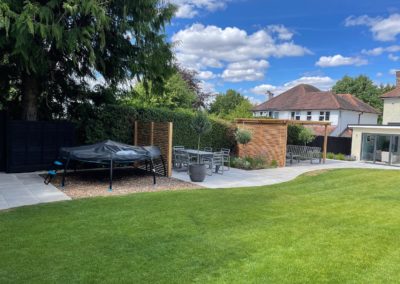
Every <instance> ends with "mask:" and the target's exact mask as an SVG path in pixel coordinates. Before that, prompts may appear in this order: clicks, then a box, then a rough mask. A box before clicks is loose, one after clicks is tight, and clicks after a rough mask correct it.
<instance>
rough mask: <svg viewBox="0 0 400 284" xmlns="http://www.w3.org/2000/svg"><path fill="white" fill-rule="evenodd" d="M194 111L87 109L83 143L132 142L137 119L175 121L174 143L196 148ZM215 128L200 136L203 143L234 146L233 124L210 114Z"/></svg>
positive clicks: (82, 126) (81, 130)
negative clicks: (192, 124) (193, 125)
mask: <svg viewBox="0 0 400 284" xmlns="http://www.w3.org/2000/svg"><path fill="white" fill-rule="evenodd" d="M193 116H194V114H193V113H192V112H190V111H187V110H174V111H171V110H166V109H158V108H146V109H138V108H134V107H130V106H118V105H116V106H114V105H113V106H106V107H103V108H100V109H97V110H93V109H91V110H88V111H87V112H86V115H85V116H84V117H85V119H82V116H81V117H80V119H79V121H78V125H79V127H78V128H79V130H78V131H79V134H80V135H79V137H81V141H80V142H81V143H85V144H88V143H95V142H98V141H102V140H105V139H112V140H116V141H121V142H124V143H129V144H131V143H132V140H133V123H134V121H135V120H138V121H154V122H169V121H171V122H173V123H174V132H173V134H174V135H173V139H174V140H173V143H174V145H183V146H185V147H191V148H194V147H196V145H197V136H196V134H195V133H194V131H193V130H192V129H191V127H190V123H191V121H192V118H193ZM210 121H211V123H212V130H211V131H210V132H209V133H207V134H206V135H204V136H202V138H201V145H202V147H213V149H220V148H230V149H233V147H234V145H235V140H234V136H233V132H234V129H233V126H232V125H231V124H230V123H229V122H226V121H224V120H220V119H216V118H210Z"/></svg>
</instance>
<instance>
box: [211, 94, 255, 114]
mask: <svg viewBox="0 0 400 284" xmlns="http://www.w3.org/2000/svg"><path fill="white" fill-rule="evenodd" d="M251 107H252V105H251V103H250V102H249V100H248V99H246V98H245V97H244V96H242V95H241V94H240V93H238V92H236V91H235V90H228V91H226V93H225V94H219V95H217V97H216V98H215V101H214V102H213V103H212V104H211V106H210V112H211V113H213V114H216V115H217V116H220V117H223V118H227V117H229V118H237V117H238V116H235V114H236V115H239V116H243V117H250V116H251Z"/></svg>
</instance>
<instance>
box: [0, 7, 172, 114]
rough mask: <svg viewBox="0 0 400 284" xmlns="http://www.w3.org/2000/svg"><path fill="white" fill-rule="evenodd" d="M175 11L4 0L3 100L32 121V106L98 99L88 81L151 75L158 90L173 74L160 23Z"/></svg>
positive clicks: (64, 107)
mask: <svg viewBox="0 0 400 284" xmlns="http://www.w3.org/2000/svg"><path fill="white" fill-rule="evenodd" d="M174 12H175V7H174V6H173V5H171V4H168V2H165V1H162V0H136V1H126V0H109V1H103V0H42V1H31V0H24V1H23V0H2V1H1V3H0V91H1V92H2V94H8V95H7V97H6V96H4V97H2V98H1V103H2V104H3V105H4V104H8V105H13V104H15V105H16V106H18V107H21V109H20V111H21V112H22V114H23V118H24V119H28V120H36V119H37V116H38V109H39V110H41V111H40V115H45V114H48V113H60V112H65V111H68V109H69V108H74V107H75V106H76V104H77V103H80V102H82V101H83V100H86V99H88V98H90V99H91V98H93V97H96V96H97V99H98V101H101V98H99V94H101V93H100V92H99V90H95V91H94V92H92V91H91V90H90V85H89V83H87V80H86V79H87V78H91V79H92V80H96V79H99V78H104V81H105V82H106V84H107V85H108V86H109V87H111V88H113V87H115V86H117V85H118V84H120V83H121V82H125V81H127V80H130V79H132V78H136V79H137V80H141V81H142V82H143V84H144V86H145V87H147V81H149V80H150V81H152V89H153V92H157V93H161V92H162V88H163V82H164V79H165V78H166V77H168V76H170V74H171V72H172V71H171V70H172V60H173V54H172V52H171V45H170V44H169V43H167V41H166V40H165V32H164V28H165V24H166V23H168V22H169V21H170V19H171V18H172V16H173V14H174ZM96 91H97V92H96ZM101 97H102V96H101ZM105 97H107V96H105ZM9 101H11V103H10V102H9Z"/></svg>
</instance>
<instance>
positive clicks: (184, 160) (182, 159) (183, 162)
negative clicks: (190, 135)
mask: <svg viewBox="0 0 400 284" xmlns="http://www.w3.org/2000/svg"><path fill="white" fill-rule="evenodd" d="M175 163H176V168H179V169H182V168H186V171H187V172H189V166H190V165H191V164H194V163H196V161H195V160H194V159H193V157H192V156H190V155H189V153H186V152H183V151H181V152H179V151H178V152H177V153H176V154H175Z"/></svg>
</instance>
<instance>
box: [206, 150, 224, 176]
mask: <svg viewBox="0 0 400 284" xmlns="http://www.w3.org/2000/svg"><path fill="white" fill-rule="evenodd" d="M203 163H204V164H205V165H207V166H208V169H209V173H208V175H210V176H211V175H212V174H213V172H215V173H219V174H222V175H223V174H224V153H223V152H214V153H213V155H212V157H207V158H204V159H203Z"/></svg>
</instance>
